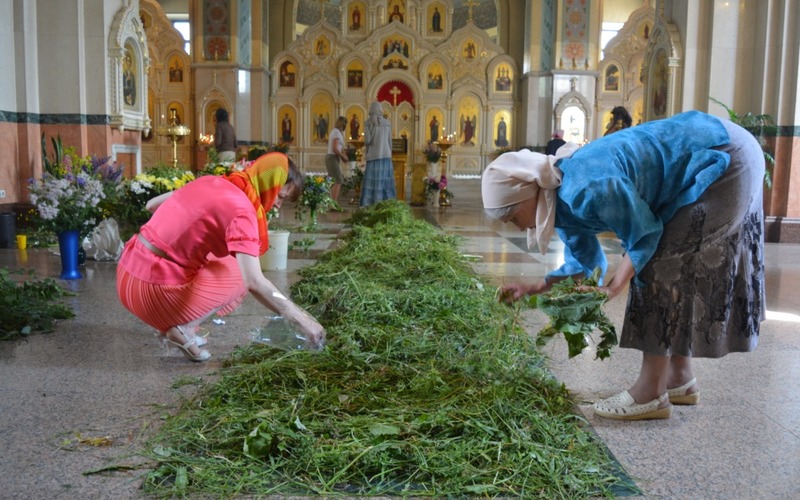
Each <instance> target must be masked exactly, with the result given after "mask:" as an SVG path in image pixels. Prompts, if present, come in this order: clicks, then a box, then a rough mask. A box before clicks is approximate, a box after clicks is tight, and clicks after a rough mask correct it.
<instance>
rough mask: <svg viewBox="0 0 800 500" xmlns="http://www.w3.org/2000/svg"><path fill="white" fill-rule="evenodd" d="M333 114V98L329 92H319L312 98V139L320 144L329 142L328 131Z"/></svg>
mask: <svg viewBox="0 0 800 500" xmlns="http://www.w3.org/2000/svg"><path fill="white" fill-rule="evenodd" d="M332 116H333V100H332V99H331V98H330V96H329V95H328V94H317V95H315V96H314V97H313V98H311V139H312V141H313V142H315V143H318V144H327V142H328V131H329V130H330V128H331V126H332V125H333V124H332V123H331V118H332Z"/></svg>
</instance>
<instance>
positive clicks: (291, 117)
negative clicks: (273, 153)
mask: <svg viewBox="0 0 800 500" xmlns="http://www.w3.org/2000/svg"><path fill="white" fill-rule="evenodd" d="M278 117H279V118H280V121H281V124H280V130H281V132H280V137H279V138H278V140H279V141H280V142H283V143H286V144H294V138H295V133H294V131H295V124H296V123H297V115H296V113H295V110H294V108H293V107H292V106H288V105H286V106H281V107H280V109H279V110H278Z"/></svg>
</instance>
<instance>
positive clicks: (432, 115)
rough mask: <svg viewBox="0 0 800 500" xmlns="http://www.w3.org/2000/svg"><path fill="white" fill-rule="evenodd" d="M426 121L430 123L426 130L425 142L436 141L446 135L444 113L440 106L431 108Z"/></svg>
mask: <svg viewBox="0 0 800 500" xmlns="http://www.w3.org/2000/svg"><path fill="white" fill-rule="evenodd" d="M425 123H427V124H428V126H427V127H426V128H427V130H426V132H425V142H435V141H438V140H439V139H441V138H443V137H444V136H445V133H444V114H443V113H442V110H440V109H438V108H433V109H431V110H429V111H428V114H427V116H426V117H425Z"/></svg>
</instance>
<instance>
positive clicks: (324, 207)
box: [297, 175, 336, 229]
mask: <svg viewBox="0 0 800 500" xmlns="http://www.w3.org/2000/svg"><path fill="white" fill-rule="evenodd" d="M332 185H333V179H332V178H331V177H327V176H325V177H323V176H321V175H307V176H306V178H305V181H304V182H303V192H302V193H301V194H300V198H299V199H298V200H297V203H298V207H299V210H298V211H297V217H298V219H300V220H303V219H304V217H305V215H304V212H306V211H308V215H309V219H310V220H309V223H308V226H306V229H311V228H314V227H316V225H317V216H318V215H319V214H321V213H325V212H327V211H328V210H329V209H330V208H333V207H334V206H336V205H335V203H334V201H333V198H331V186H332Z"/></svg>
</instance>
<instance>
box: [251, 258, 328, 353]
mask: <svg viewBox="0 0 800 500" xmlns="http://www.w3.org/2000/svg"><path fill="white" fill-rule="evenodd" d="M236 261H237V263H238V264H239V270H240V271H241V273H242V279H244V283H245V285H246V286H247V289H248V290H249V291H250V293H252V294H253V297H255V298H256V300H258V301H259V302H261V303H262V304H263V305H265V306H266V307H267V308H269V309H271V310H272V311H274V312H276V313H278V314H280V315H281V316H283V317H284V318H286V320H287V321H289V322H290V323H292V324H294V325H295V326H296V327H297V328H298V330H300V332H301V333H302V334H303V335H304V336H305V338H306V341H307V342H308V343H309V344H310V345H311V346H315V347H318V346H321V345H322V342H323V341H324V340H325V328H323V327H322V325H320V324H319V322H318V321H317V320H316V319H315V318H314V317H313V316H312V315H310V314H309V313H308V312H306V311H305V310H304V309H303V308H301V307H300V306H298V305H297V304H295V303H294V302H292V301H291V300H289V298H288V297H286V296H285V295H284V294H283V292H281V291H280V290H279V289H278V287H276V286H275V285H274V284H273V283H272V282H271V281H270V280H268V279H267V278H266V277H264V274H263V273H262V272H261V264H260V263H259V260H258V257H255V256H253V255H247V254H244V253H241V252H239V253H237V254H236Z"/></svg>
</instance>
